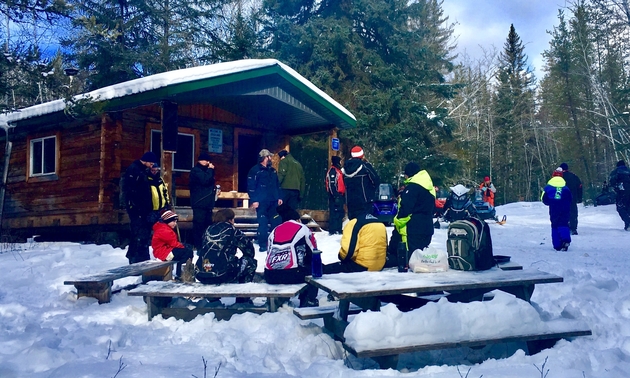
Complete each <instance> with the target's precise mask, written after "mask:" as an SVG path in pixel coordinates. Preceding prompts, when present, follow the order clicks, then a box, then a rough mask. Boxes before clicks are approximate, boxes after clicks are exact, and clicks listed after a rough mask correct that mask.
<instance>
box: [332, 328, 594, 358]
mask: <svg viewBox="0 0 630 378" xmlns="http://www.w3.org/2000/svg"><path fill="white" fill-rule="evenodd" d="M569 323H575V322H567V321H563V322H554V321H551V322H547V324H548V325H549V327H548V328H549V329H548V330H547V331H545V332H531V333H516V334H513V335H508V336H499V337H488V338H480V339H476V340H465V339H464V340H457V339H453V340H448V341H443V342H440V343H425V344H418V345H405V346H389V347H387V348H380V349H370V350H356V349H355V347H354V346H353V345H351V344H350V343H348V342H345V341H344V342H343V347H344V348H345V349H346V350H347V351H348V352H350V353H352V354H353V355H355V356H356V357H359V358H372V359H374V360H375V361H376V362H377V363H378V364H379V366H380V367H381V368H382V369H389V368H391V369H396V366H397V365H398V356H399V355H400V354H402V353H413V352H421V351H430V350H438V349H448V348H461V347H470V348H475V347H483V346H485V345H490V344H500V343H513V342H525V343H526V348H525V349H526V350H525V352H526V353H527V354H529V355H534V354H536V353H538V352H540V351H541V350H543V349H546V348H551V347H553V346H554V345H555V344H556V342H558V341H559V340H560V339H568V338H573V337H578V336H589V335H591V334H592V333H591V330H590V329H588V328H586V326H584V325H578V324H569Z"/></svg>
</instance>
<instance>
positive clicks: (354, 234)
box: [324, 214, 387, 274]
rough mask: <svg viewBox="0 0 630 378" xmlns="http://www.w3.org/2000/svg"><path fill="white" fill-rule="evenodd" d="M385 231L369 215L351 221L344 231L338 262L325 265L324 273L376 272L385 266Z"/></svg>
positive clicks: (378, 222)
mask: <svg viewBox="0 0 630 378" xmlns="http://www.w3.org/2000/svg"><path fill="white" fill-rule="evenodd" d="M386 254H387V230H386V229H385V225H384V224H383V223H382V222H380V221H379V220H378V219H377V218H376V217H375V216H373V215H371V214H362V215H360V216H358V217H357V218H355V219H352V220H350V221H349V222H348V223H347V224H346V226H345V227H344V228H343V233H342V235H341V248H340V249H339V256H338V257H339V260H340V261H339V262H337V263H333V264H327V265H324V274H333V273H350V272H364V271H366V270H369V271H379V270H381V269H383V266H385V256H386Z"/></svg>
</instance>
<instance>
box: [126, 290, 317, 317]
mask: <svg viewBox="0 0 630 378" xmlns="http://www.w3.org/2000/svg"><path fill="white" fill-rule="evenodd" d="M306 287H307V285H306V284H293V285H270V284H267V283H261V282H248V283H231V284H222V285H206V284H202V283H199V282H194V283H181V282H173V281H168V282H167V281H164V282H149V283H148V284H146V285H142V286H140V287H137V288H135V289H133V290H131V291H129V293H128V295H130V296H142V297H144V298H145V301H146V303H147V313H148V316H149V320H151V319H153V317H154V316H157V315H162V316H163V317H164V318H169V317H175V318H177V319H182V320H184V321H189V320H192V319H193V318H195V317H196V316H197V315H203V314H207V313H210V312H213V313H214V314H215V317H216V318H217V319H218V320H227V319H229V318H230V317H232V315H234V314H241V313H244V312H254V313H258V314H261V313H264V312H267V311H269V312H276V311H277V310H278V308H279V307H280V306H281V302H280V300H282V299H284V300H287V299H290V298H292V297H294V296H296V295H298V294H299V293H301V292H302V291H303V290H304V289H306ZM174 297H186V298H221V297H235V298H252V297H265V298H267V303H266V305H265V306H264V307H252V306H244V307H238V306H233V307H200V308H188V307H168V305H169V303H170V301H171V299H172V298H174Z"/></svg>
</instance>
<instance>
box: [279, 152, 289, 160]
mask: <svg viewBox="0 0 630 378" xmlns="http://www.w3.org/2000/svg"><path fill="white" fill-rule="evenodd" d="M288 154H289V153H288V152H287V151H286V150H282V151H280V152H278V157H279V158H280V159H282V158H283V157H285V156H287V155H288Z"/></svg>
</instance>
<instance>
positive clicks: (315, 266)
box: [311, 249, 322, 278]
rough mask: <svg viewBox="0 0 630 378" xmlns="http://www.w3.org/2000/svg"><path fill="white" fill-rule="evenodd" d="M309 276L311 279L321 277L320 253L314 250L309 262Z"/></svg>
mask: <svg viewBox="0 0 630 378" xmlns="http://www.w3.org/2000/svg"><path fill="white" fill-rule="evenodd" d="M311 275H312V276H313V278H319V277H321V276H322V251H320V250H319V249H316V250H314V251H313V259H312V261H311Z"/></svg>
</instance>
